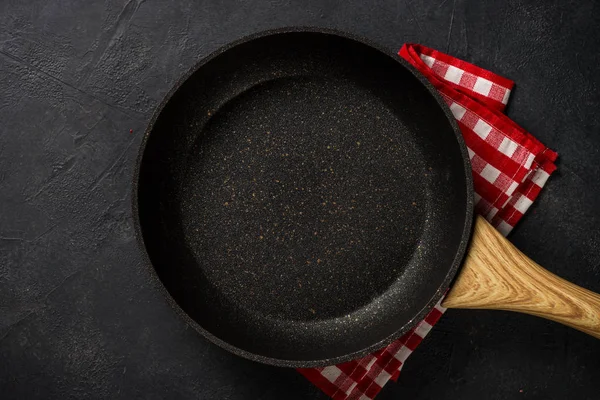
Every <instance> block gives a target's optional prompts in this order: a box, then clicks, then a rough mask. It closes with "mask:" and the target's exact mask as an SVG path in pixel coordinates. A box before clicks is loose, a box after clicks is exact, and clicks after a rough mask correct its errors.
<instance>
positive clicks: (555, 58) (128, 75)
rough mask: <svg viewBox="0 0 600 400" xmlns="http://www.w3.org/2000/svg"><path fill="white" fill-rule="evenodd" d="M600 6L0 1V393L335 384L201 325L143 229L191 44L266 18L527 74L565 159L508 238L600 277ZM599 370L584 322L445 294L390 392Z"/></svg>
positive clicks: (534, 116) (159, 393) (468, 390)
mask: <svg viewBox="0 0 600 400" xmlns="http://www.w3.org/2000/svg"><path fill="white" fill-rule="evenodd" d="M598 24H600V3H596V2H595V1H594V0H586V1H579V2H569V1H564V0H561V1H558V2H553V3H551V4H550V3H548V4H547V2H536V1H520V2H517V1H507V2H492V1H490V2H482V1H479V0H472V1H463V0H436V1H423V2H416V1H415V2H411V1H378V2H364V1H360V0H350V1H333V0H324V1H294V2H292V1H283V0H271V1H252V2H235V1H230V0H227V1H214V0H211V1H202V2H193V1H183V2H178V3H176V4H175V3H173V4H171V2H162V1H156V0H152V1H151V0H148V1H145V2H144V1H136V0H130V1H124V0H117V1H105V2H102V1H89V2H77V1H72V0H71V1H69V0H65V1H54V2H47V1H37V0H31V1H14V2H4V3H3V4H2V5H1V6H0V121H1V123H0V360H1V362H0V397H2V398H3V399H9V398H18V399H23V398H43V399H48V398H57V399H58V398H60V399H63V398H149V399H150V398H156V399H158V398H206V399H212V398H215V399H217V398H218V399H259V398H260V399H281V398H290V399H304V398H312V399H325V398H326V397H325V396H324V395H323V394H322V393H320V391H319V390H318V389H316V388H314V387H313V386H312V385H311V384H310V383H309V382H308V381H306V380H305V379H304V378H303V377H302V376H300V375H299V374H298V373H297V372H295V371H294V370H289V369H281V368H274V367H269V366H264V365H260V364H256V363H253V362H250V361H246V360H242V359H240V358H237V357H235V356H233V355H230V354H228V353H226V352H225V351H223V350H221V349H219V348H217V347H216V346H214V345H212V344H209V343H208V342H207V341H205V340H204V339H202V338H201V337H199V336H198V335H197V334H196V333H195V332H194V331H193V330H192V329H189V328H188V327H187V326H186V324H185V323H184V322H183V321H182V320H181V319H180V318H179V317H178V316H177V315H176V314H175V313H174V312H173V311H172V309H171V308H170V306H169V305H168V304H167V302H166V301H165V299H164V298H163V297H162V295H161V294H160V293H159V292H158V290H157V289H156V287H154V286H153V285H152V284H151V282H150V280H149V276H148V271H147V270H146V266H145V265H144V263H143V262H142V259H141V252H140V249H139V248H138V245H137V243H136V239H135V236H134V230H133V223H132V217H131V207H130V200H131V195H130V184H131V177H132V174H133V166H134V161H135V157H136V154H137V149H138V145H139V143H140V140H141V135H142V132H143V130H144V129H145V126H146V124H147V122H148V120H149V118H150V115H151V113H152V112H153V109H154V108H155V107H156V105H157V104H158V103H159V102H160V100H161V98H162V96H163V95H164V94H165V93H166V92H167V91H168V90H169V88H170V87H171V86H172V85H173V84H174V83H175V81H176V80H177V79H178V77H180V76H181V75H182V74H183V73H184V72H185V71H186V70H188V69H189V68H190V67H191V66H192V65H193V64H194V63H195V62H196V61H197V60H199V59H201V58H202V57H203V56H205V55H207V54H208V53H209V52H211V51H213V50H215V49H217V48H218V47H219V46H221V45H223V44H225V43H227V42H229V41H231V40H233V39H237V38H240V37H242V36H244V35H246V34H249V33H252V32H256V31H259V30H264V29H268V28H276V27H282V26H287V25H305V26H306V25H311V26H319V27H330V28H337V29H342V30H346V31H349V32H352V33H355V34H359V35H363V36H365V37H367V38H369V39H371V40H373V41H375V42H378V43H380V44H381V45H383V46H386V47H387V48H389V49H394V50H395V49H398V48H399V47H400V46H401V45H402V43H404V42H418V43H422V44H424V45H427V46H431V47H434V48H437V49H440V50H442V51H447V52H449V53H450V54H453V55H456V56H458V57H461V58H464V59H466V60H469V61H471V62H474V63H476V64H478V65H480V66H482V67H485V68H488V69H491V70H493V71H495V72H497V73H499V74H501V75H504V76H506V77H509V78H511V79H513V80H515V81H516V83H517V87H516V89H515V90H514V92H513V94H512V98H511V101H510V105H509V108H508V114H509V115H510V116H511V117H512V118H513V119H514V120H515V121H517V122H518V123H519V124H521V125H522V126H523V127H525V128H526V129H527V130H529V131H530V132H532V133H533V134H534V135H535V136H537V137H538V138H539V139H540V140H542V141H543V142H544V143H545V144H547V145H548V146H550V147H551V148H553V149H555V150H557V151H558V152H559V154H560V159H559V163H558V165H559V170H558V172H557V173H555V175H553V177H552V178H551V179H550V181H549V182H548V184H547V186H546V188H545V189H544V191H543V194H542V196H541V197H540V199H539V200H538V201H537V202H536V204H535V205H534V206H533V207H532V209H531V210H530V211H529V213H528V215H527V216H526V217H525V219H524V220H523V221H522V222H521V223H520V224H519V225H518V226H517V228H516V229H515V231H514V233H513V234H512V235H511V236H510V239H511V240H512V241H513V242H514V243H516V244H517V245H518V246H519V247H520V248H521V249H522V250H523V251H524V252H525V253H527V254H528V255H530V256H531V257H532V258H533V259H535V260H536V261H538V262H539V263H540V264H541V265H544V266H545V267H547V268H548V269H550V270H551V271H553V272H556V273H558V274H560V275H562V276H564V277H565V278H567V279H570V280H572V281H574V282H575V283H577V284H580V285H582V286H585V287H587V288H590V289H592V290H595V291H600V218H599V211H598V210H599V209H600V200H599V199H600V154H599V150H600V133H599V132H600V114H599V113H598V112H597V110H598V106H599V105H600V95H599V94H598V91H599V90H600V52H598V48H600V30H598ZM599 372H600V342H599V341H597V340H594V339H592V338H591V337H588V336H586V335H584V334H582V333H579V332H577V331H574V330H572V329H569V328H565V327H562V326H560V325H558V324H555V323H551V322H547V321H544V320H541V319H536V318H533V317H527V316H521V315H516V314H512V313H505V312H492V311H490V312H488V311H455V310H451V311H449V312H448V313H447V314H446V316H445V317H444V318H443V319H442V321H441V322H440V323H439V325H438V326H437V327H436V328H435V329H434V330H433V331H432V333H431V334H430V336H428V338H427V339H426V340H425V342H424V343H423V344H422V346H421V347H420V348H419V349H418V350H417V351H416V352H415V354H413V355H412V356H411V358H410V359H409V361H408V362H407V364H406V366H405V368H404V370H403V372H402V374H401V376H400V379H399V382H398V383H397V384H394V383H390V384H388V385H387V386H386V387H385V388H384V390H383V391H382V392H381V394H380V395H379V396H378V399H382V400H384V399H392V398H396V399H440V400H441V399H480V398H482V397H485V398H487V399H537V398H544V399H564V398H566V397H567V396H572V397H573V398H577V399H596V398H597V397H598V395H597V393H598V392H599V390H600V380H599V379H597V377H598V373H599ZM482 394H485V396H483V395H482Z"/></svg>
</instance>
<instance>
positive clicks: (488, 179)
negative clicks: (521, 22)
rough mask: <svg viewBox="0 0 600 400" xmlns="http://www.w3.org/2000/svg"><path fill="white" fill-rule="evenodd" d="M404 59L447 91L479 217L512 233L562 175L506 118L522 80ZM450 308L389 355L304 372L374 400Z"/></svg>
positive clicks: (425, 54) (416, 49) (421, 54)
mask: <svg viewBox="0 0 600 400" xmlns="http://www.w3.org/2000/svg"><path fill="white" fill-rule="evenodd" d="M399 54H400V56H401V57H403V58H404V59H406V60H407V61H408V62H410V63H411V64H412V65H413V66H414V67H416V68H417V69H418V70H419V71H420V72H421V73H422V74H423V75H424V76H425V77H426V78H427V79H428V80H429V81H430V82H431V83H432V84H433V86H434V87H435V88H436V89H437V90H438V91H439V93H440V94H441V96H442V98H443V99H444V101H445V102H446V104H448V106H449V107H450V110H451V111H452V114H453V115H454V117H455V118H456V120H457V121H458V126H459V127H460V129H461V131H462V134H463V137H464V139H465V143H466V144H467V148H468V151H469V158H470V159H471V166H472V169H473V183H474V186H475V211H476V212H477V213H478V214H480V215H482V216H484V217H486V218H487V219H488V221H490V222H491V223H492V225H494V226H495V227H496V229H498V230H499V231H500V232H501V233H502V234H504V235H507V234H508V233H509V232H510V231H511V230H512V228H513V227H514V226H515V224H516V223H517V222H518V221H519V220H520V219H521V217H522V216H523V214H524V213H525V212H526V211H527V209H528V208H529V206H530V205H531V203H532V202H533V201H534V200H535V198H536V197H537V196H538V194H539V193H540V190H541V189H542V187H543V186H544V184H545V183H546V180H547V179H548V177H549V176H550V174H551V173H552V172H553V171H554V170H555V169H556V166H555V165H554V160H556V156H557V155H556V153H555V152H553V151H552V150H550V149H548V148H547V147H546V146H544V145H543V144H542V143H540V142H539V141H538V140H537V139H536V138H534V137H533V136H531V135H530V134H529V133H527V132H526V131H525V130H524V129H523V128H521V127H519V126H518V125H517V124H515V123H514V122H513V121H512V120H510V119H509V118H508V117H507V116H506V115H505V114H503V111H504V108H505V107H506V104H507V102H508V98H509V96H510V91H511V89H512V87H513V85H514V82H512V81H510V80H508V79H506V78H503V77H501V76H498V75H496V74H494V73H492V72H490V71H486V70H484V69H481V68H479V67H477V66H475V65H473V64H470V63H468V62H465V61H462V60H459V59H456V58H454V57H451V56H449V55H447V54H444V53H441V52H439V51H436V50H433V49H430V48H427V47H425V46H421V45H418V44H405V45H404V46H403V47H402V49H400V52H399ZM444 311H445V309H444V308H443V307H442V306H441V305H440V304H439V303H438V304H437V305H436V306H435V308H434V309H433V310H432V311H431V312H430V313H429V315H428V316H427V317H426V318H425V320H423V321H421V322H420V323H419V324H418V325H417V326H416V328H414V329H413V330H411V331H409V332H408V333H407V334H405V335H404V336H402V337H401V338H400V339H398V340H396V341H395V342H393V343H392V344H390V345H389V346H387V347H386V348H384V349H381V350H379V351H378V352H376V353H373V354H369V355H368V356H366V357H363V358H361V359H358V360H354V361H349V362H346V363H343V364H338V365H331V366H328V367H324V368H307V369H299V370H298V371H299V372H300V373H301V374H303V375H304V376H306V377H307V378H308V379H309V380H310V381H311V382H312V383H314V384H315V385H316V386H318V387H319V388H320V389H321V390H323V392H325V393H326V394H328V395H329V396H331V397H332V398H333V399H335V400H345V399H356V400H368V399H373V398H374V397H375V395H377V393H378V392H379V391H380V390H381V388H382V387H383V385H385V384H386V383H387V381H389V380H390V379H392V380H396V379H397V378H398V375H399V374H400V370H401V369H402V365H403V363H404V362H405V361H406V359H407V358H408V356H409V355H410V354H411V353H412V352H413V351H414V350H415V348H416V347H417V346H418V345H419V343H421V341H422V340H423V338H424V337H425V336H426V335H427V333H429V331H430V330H431V328H432V326H433V325H434V324H435V323H436V322H437V321H438V320H439V318H440V317H441V316H442V314H443V313H444Z"/></svg>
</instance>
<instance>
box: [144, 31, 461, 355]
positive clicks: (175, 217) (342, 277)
mask: <svg viewBox="0 0 600 400" xmlns="http://www.w3.org/2000/svg"><path fill="white" fill-rule="evenodd" d="M146 135H147V136H146V138H145V140H144V144H143V145H142V150H141V156H140V161H139V166H138V173H137V174H136V182H135V183H136V188H135V190H134V191H135V199H134V208H135V211H136V213H137V214H136V221H137V222H138V224H139V225H138V229H139V232H140V236H141V238H142V239H143V243H144V245H145V248H146V250H147V253H148V256H149V260H150V262H151V264H152V266H153V267H154V271H155V273H156V276H157V277H158V278H159V280H160V282H161V284H162V285H164V288H166V291H167V292H168V294H169V296H170V297H169V298H170V299H171V301H172V303H173V305H174V306H175V308H176V309H178V310H179V311H182V315H184V317H185V318H186V319H187V320H188V322H190V324H191V325H192V326H194V327H195V328H196V329H197V330H198V331H199V332H201V333H202V334H203V335H205V336H206V337H207V338H209V339H210V340H212V341H214V342H215V343H217V344H219V345H221V346H223V347H225V348H227V349H229V350H231V351H233V352H235V353H237V354H240V355H242V356H245V357H248V358H251V359H254V360H257V361H261V362H267V363H271V364H276V365H285V366H296V367H297V366H313V365H325V364H330V363H332V362H338V361H343V360H348V359H350V358H353V357H357V356H359V355H362V354H364V353H366V352H367V351H370V350H375V349H377V348H378V347H381V346H383V345H385V344H386V343H388V342H390V341H391V340H393V339H394V338H397V337H398V336H400V335H401V334H402V333H404V332H406V331H407V330H408V329H410V328H411V327H412V326H414V324H415V323H416V322H418V320H419V318H421V317H422V316H423V315H424V313H425V312H427V310H429V309H430V308H431V307H432V305H433V304H434V303H435V302H436V301H437V300H439V298H440V297H441V295H442V294H443V292H444V291H445V289H446V288H447V286H448V284H449V282H450V280H451V278H452V276H453V275H454V272H455V271H456V268H457V267H458V265H459V263H460V261H461V259H462V256H463V253H464V249H465V244H466V241H467V239H468V235H469V233H470V225H471V217H472V215H471V214H472V188H471V180H470V169H469V165H468V158H467V157H466V151H465V148H464V144H463V143H462V139H461V137H460V134H459V132H458V128H457V126H456V124H455V122H454V121H453V119H452V117H451V115H450V114H449V111H448V109H447V108H446V107H445V106H444V105H443V104H442V102H441V100H440V99H439V97H437V96H436V95H435V94H434V92H433V89H432V88H431V87H430V86H429V85H428V84H426V83H425V81H424V80H423V79H422V78H420V77H418V76H417V75H416V73H415V72H414V70H412V69H411V68H410V67H408V66H407V65H406V64H405V63H404V62H402V61H400V60H399V58H398V57H396V56H394V55H390V54H386V53H385V52H382V51H381V50H378V49H376V48H374V47H373V46H371V45H367V44H364V43H363V42H361V41H358V40H356V39H354V38H350V37H346V36H344V35H341V34H339V33H333V32H324V31H319V32H317V31H306V30H304V31H303V30H291V31H277V32H267V33H263V34H260V35H256V36H254V37H251V38H246V39H244V40H242V41H240V42H238V43H236V44H234V45H230V46H228V47H226V48H224V49H222V50H220V51H219V52H217V53H216V54H213V55H212V56H210V57H209V58H208V59H206V60H204V61H203V62H201V63H200V65H198V66H197V68H196V69H195V70H194V72H192V73H190V74H189V76H187V77H186V78H185V79H183V80H182V82H181V83H180V84H179V85H178V87H177V88H176V89H174V90H173V91H172V92H171V93H170V95H169V96H168V97H167V99H166V100H165V102H164V103H163V105H162V106H161V110H160V111H159V112H158V113H157V114H156V116H155V118H154V119H153V122H152V124H151V126H150V128H149V129H148V132H147V134H146Z"/></svg>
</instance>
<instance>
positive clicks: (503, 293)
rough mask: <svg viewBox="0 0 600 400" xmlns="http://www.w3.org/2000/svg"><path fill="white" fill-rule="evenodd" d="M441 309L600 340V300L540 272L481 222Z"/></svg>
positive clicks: (478, 222) (500, 236) (536, 265)
mask: <svg viewBox="0 0 600 400" xmlns="http://www.w3.org/2000/svg"><path fill="white" fill-rule="evenodd" d="M442 305H443V306H444V307H448V308H483V309H490V310H506V311H517V312H522V313H526V314H531V315H536V316H538V317H542V318H546V319H550V320H552V321H556V322H560V323H561V324H564V325H568V326H570V327H573V328H575V329H579V330H580V331H582V332H585V333H587V334H589V335H592V336H594V337H597V338H600V295H598V294H596V293H594V292H591V291H589V290H587V289H584V288H582V287H579V286H577V285H575V284H573V283H571V282H568V281H566V280H564V279H562V278H560V277H558V276H556V275H554V274H553V273H551V272H549V271H547V270H545V269H544V268H542V267H540V266H539V265H538V264H536V263H535V262H533V261H532V260H531V259H529V258H528V257H527V256H526V255H524V254H523V253H521V252H520V251H519V250H518V249H517V248H516V247H515V246H513V245H512V244H511V243H510V242H509V241H508V240H506V239H505V238H504V237H503V236H502V235H500V233H498V231H496V230H495V229H494V228H493V227H492V226H491V225H490V224H488V222H487V221H486V220H485V219H484V218H482V217H477V219H476V221H475V229H474V232H473V237H472V239H471V244H470V247H469V250H468V252H467V256H466V258H465V262H464V264H463V266H462V269H461V270H460V272H459V275H458V277H457V279H456V281H455V282H454V285H453V286H452V288H451V289H450V292H449V293H448V295H447V296H446V299H445V300H444V302H443V303H442Z"/></svg>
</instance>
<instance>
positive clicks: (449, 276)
mask: <svg viewBox="0 0 600 400" xmlns="http://www.w3.org/2000/svg"><path fill="white" fill-rule="evenodd" d="M287 33H315V34H324V35H332V36H337V37H341V38H344V39H349V40H352V41H355V42H358V43H360V44H363V45H365V46H368V47H371V48H373V49H375V50H377V51H379V52H381V53H383V54H385V55H387V56H388V57H390V58H392V59H393V60H395V61H396V62H398V64H400V65H401V66H402V67H404V68H405V69H407V70H408V71H409V72H410V73H411V74H412V75H413V76H414V77H415V78H417V79H418V80H419V82H421V84H422V85H423V86H425V88H426V89H427V91H428V92H429V93H430V94H431V95H432V96H433V98H434V99H435V101H436V102H437V103H438V105H439V106H440V107H441V109H442V111H443V112H444V114H445V116H446V119H447V121H448V122H449V124H450V125H451V127H452V130H453V131H454V135H455V137H456V140H457V142H458V145H459V149H460V152H461V155H462V159H463V167H464V174H465V187H466V199H467V204H466V209H465V210H466V215H465V223H464V226H463V230H462V237H461V242H460V244H459V246H458V249H457V252H456V255H455V258H454V260H453V262H452V265H451V266H450V267H449V268H448V272H447V273H446V276H445V278H444V279H443V281H442V283H441V285H440V287H438V289H437V290H436V291H435V293H434V295H433V296H432V297H431V298H430V299H429V300H428V302H427V303H426V304H425V306H424V307H423V308H422V309H421V310H420V311H419V312H418V313H416V314H415V316H414V317H413V318H412V319H410V320H409V321H407V322H406V323H404V324H403V325H402V327H400V328H399V329H398V330H396V331H395V332H394V333H393V334H391V335H389V336H388V337H386V338H384V339H382V340H380V341H378V342H376V343H373V344H371V345H369V346H367V347H365V348H363V349H361V350H358V351H355V352H352V353H348V354H345V355H341V356H337V357H333V358H324V359H318V360H308V361H307V360H286V359H278V358H273V357H268V356H263V355H260V354H256V353H252V352H250V351H247V350H244V349H241V348H239V347H236V346H233V345H231V344H229V343H227V342H225V341H224V340H222V339H220V338H218V337H217V336H215V335H213V334H212V333H210V332H208V331H207V330H206V329H204V328H203V327H202V326H201V325H200V324H199V323H198V322H196V321H195V320H194V319H193V318H191V317H190V316H189V315H188V314H187V313H186V312H185V311H184V310H183V309H182V308H181V307H180V306H179V304H177V302H176V301H175V299H174V298H173V297H172V296H171V294H170V293H169V291H168V289H167V288H166V286H165V285H164V284H163V283H162V281H161V280H160V278H159V276H158V273H157V271H156V269H155V267H154V265H153V264H152V261H151V259H150V256H149V254H148V251H147V248H146V244H145V241H144V237H143V234H142V228H141V222H140V215H139V205H138V201H139V197H138V188H139V178H140V169H141V164H142V160H143V158H144V153H145V149H146V145H147V143H148V138H149V136H150V134H151V132H152V130H153V128H154V126H155V124H156V121H157V120H158V118H159V116H160V114H161V113H162V111H163V109H164V108H165V106H166V105H167V104H168V102H169V101H170V100H171V98H172V97H173V96H174V95H175V93H177V91H178V90H179V89H180V88H181V87H182V86H183V85H184V83H185V82H186V81H187V80H188V79H189V78H190V77H191V76H192V75H193V74H194V73H195V72H196V71H198V70H199V69H200V68H202V67H203V66H204V65H205V64H207V63H208V62H209V61H211V60H212V59H214V58H215V57H217V56H219V55H220V54H222V53H225V52H227V51H228V50H230V49H232V48H234V47H236V46H238V45H241V44H243V43H246V42H249V41H252V40H256V39H260V38H263V37H267V36H272V35H279V34H287ZM131 190H132V193H131V206H132V214H133V223H134V229H135V236H136V242H137V244H138V246H139V249H140V251H141V257H142V260H143V263H144V264H145V267H146V269H147V270H148V271H149V272H150V274H149V275H150V279H151V281H152V286H154V287H156V288H157V289H158V290H159V291H160V292H161V293H162V294H163V296H164V297H165V298H166V300H167V302H168V303H169V305H170V306H171V307H172V308H173V309H174V310H175V312H176V313H177V314H179V315H180V316H181V318H183V320H184V321H185V322H186V323H187V324H189V325H190V326H191V327H192V328H194V330H196V332H198V333H199V334H201V335H202V336H204V337H205V338H206V339H208V340H209V341H210V342H212V343H214V344H216V345H218V346H219V347H221V348H223V349H225V350H227V351H229V352H231V353H233V354H236V355H238V356H241V357H243V358H246V359H249V360H252V361H257V362H261V363H264V364H269V365H273V366H279V367H293V368H311V367H323V366H327V365H333V364H338V363H341V362H346V361H350V360H353V359H357V358H360V357H363V356H365V355H367V354H369V353H372V352H374V351H377V350H380V349H382V348H384V347H385V346H387V345H388V344H390V343H392V342H393V341H394V340H396V339H398V338H400V337H401V336H402V335H403V334H405V333H406V332H408V331H409V330H410V329H412V328H414V327H415V326H416V324H417V323H418V322H420V321H422V320H423V319H424V318H425V317H426V316H427V314H428V313H429V312H430V311H431V310H432V309H433V308H434V306H435V305H436V304H437V303H438V301H439V300H440V299H441V298H442V297H443V295H444V294H445V293H446V291H447V289H448V288H449V287H450V284H451V283H452V281H453V280H454V277H455V275H456V273H457V271H458V269H459V267H460V265H461V264H462V261H463V258H464V256H465V254H466V249H467V245H468V243H469V239H470V236H471V229H472V224H473V214H474V210H473V209H474V197H473V193H474V192H473V178H472V173H471V163H470V161H469V156H468V152H467V147H466V144H465V142H464V139H463V137H462V133H461V131H460V128H459V127H458V124H457V122H456V120H455V118H454V116H453V115H452V112H451V111H450V109H449V107H448V106H447V105H446V103H445V102H444V101H443V99H442V97H441V96H440V95H439V93H438V92H437V90H436V89H435V88H434V86H433V85H432V84H431V83H430V82H429V81H428V80H427V79H426V78H425V77H424V76H423V75H422V74H421V73H420V72H419V71H418V70H416V69H415V68H414V67H413V66H412V65H410V63H408V62H407V61H405V60H404V59H403V58H401V57H400V56H398V54H397V53H394V52H392V51H390V50H388V49H385V48H383V47H382V46H380V45H378V44H376V43H373V41H371V40H369V39H366V38H364V37H361V36H358V35H355V34H352V33H349V32H345V31H341V30H337V29H330V28H322V27H311V26H290V27H282V28H276V29H269V30H263V31H259V32H256V33H253V34H250V35H246V36H243V37H241V38H239V39H237V40H234V41H232V42H229V43H227V44H225V45H223V46H221V47H219V48H218V49H216V50H215V51H213V52H211V53H210V54H209V55H207V56H206V57H204V58H202V59H200V60H199V61H197V62H195V63H194V64H193V66H192V67H191V68H189V69H188V71H187V72H186V73H185V74H183V75H182V76H181V77H180V78H178V79H177V81H176V82H175V84H174V85H173V86H172V87H171V89H170V90H169V91H168V92H167V93H166V94H165V96H164V97H163V99H162V101H161V102H160V103H159V104H158V105H157V107H156V109H155V110H154V112H153V114H152V117H151V118H150V120H149V122H148V126H147V128H146V130H145V131H144V136H143V138H142V140H141V143H140V145H139V150H138V154H137V158H136V161H135V167H134V171H133V179H132V189H131Z"/></svg>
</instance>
